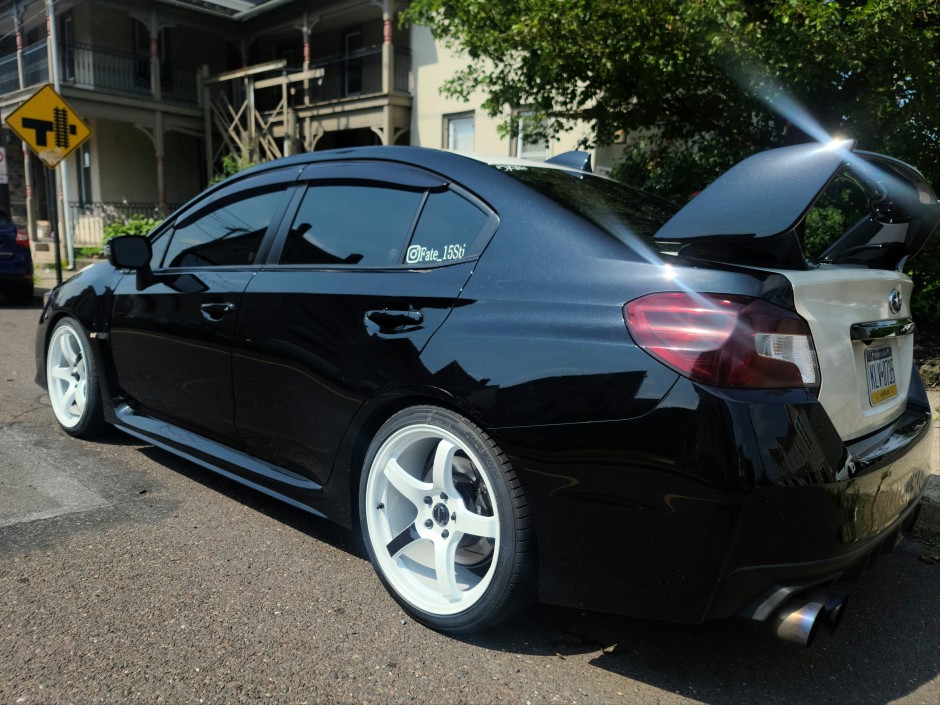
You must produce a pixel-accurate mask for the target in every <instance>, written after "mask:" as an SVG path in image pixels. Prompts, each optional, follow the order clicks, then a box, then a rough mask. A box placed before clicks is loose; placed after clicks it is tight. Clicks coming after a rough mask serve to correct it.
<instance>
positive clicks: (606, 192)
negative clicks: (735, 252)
mask: <svg viewBox="0 0 940 705" xmlns="http://www.w3.org/2000/svg"><path fill="white" fill-rule="evenodd" d="M496 168H497V169H499V170H500V171H503V172H505V173H507V174H509V175H510V176H512V177H514V178H516V179H518V180H519V181H521V182H522V183H524V184H525V185H526V186H529V187H531V188H533V189H535V190H536V191H538V192H539V193H541V194H542V195H543V196H547V197H548V198H550V199H552V200H553V201H555V202H556V203H558V204H559V205H561V206H564V207H565V208H567V209H568V210H570V211H572V212H574V213H576V214H577V215H579V216H581V217H582V218H584V219H586V220H589V221H590V222H591V223H593V224H594V225H596V226H597V227H599V228H600V229H601V230H603V231H604V232H606V233H609V234H610V235H612V236H613V237H615V238H617V239H618V240H620V241H621V242H623V243H625V244H630V243H629V240H630V237H631V235H632V236H635V237H639V238H641V239H642V240H644V241H645V242H646V243H647V244H650V245H652V244H653V235H655V234H656V231H657V230H659V229H660V228H661V227H662V226H663V224H665V222H666V221H667V220H669V219H670V218H671V217H672V216H673V215H674V214H675V212H676V211H677V210H678V209H677V208H676V207H675V206H673V205H672V204H671V203H668V202H667V201H664V200H662V199H660V198H657V197H656V196H651V195H650V194H648V193H644V192H643V191H640V190H639V189H635V188H632V187H630V186H627V185H625V184H621V183H619V182H617V181H611V180H610V179H602V178H599V177H597V176H592V175H591V174H575V173H572V172H570V171H562V170H559V169H545V168H541V167H528V166H515V165H513V166H508V165H500V166H497V167H496Z"/></svg>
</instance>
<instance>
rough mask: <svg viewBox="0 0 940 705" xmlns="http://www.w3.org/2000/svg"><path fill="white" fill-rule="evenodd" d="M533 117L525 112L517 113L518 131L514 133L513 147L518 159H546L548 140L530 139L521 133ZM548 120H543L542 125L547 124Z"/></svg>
mask: <svg viewBox="0 0 940 705" xmlns="http://www.w3.org/2000/svg"><path fill="white" fill-rule="evenodd" d="M532 121H533V118H532V117H531V115H530V114H529V113H527V112H522V113H520V114H519V133H518V134H517V135H516V140H515V148H516V156H517V157H519V158H520V159H532V160H534V161H540V162H542V161H545V160H546V159H548V140H535V141H530V140H528V139H526V138H525V137H524V136H523V135H524V132H525V128H526V125H527V124H528V125H531V124H532ZM547 123H548V121H547V120H543V121H542V125H543V126H545V125H547Z"/></svg>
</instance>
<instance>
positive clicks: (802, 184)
mask: <svg viewBox="0 0 940 705" xmlns="http://www.w3.org/2000/svg"><path fill="white" fill-rule="evenodd" d="M854 147H855V144H854V142H851V141H846V142H837V143H832V144H829V145H823V144H821V143H811V144H800V145H794V146H792V147H781V148H779V149H772V150H769V151H766V152H760V153H758V154H755V155H753V156H751V157H748V158H747V159H745V160H744V161H742V162H739V163H738V164H736V165H735V166H734V167H732V168H731V169H729V170H728V171H726V172H725V173H724V174H722V175H721V176H720V177H719V178H718V179H716V180H715V181H714V182H713V183H712V184H711V185H709V186H708V188H706V189H705V190H703V191H702V192H701V193H699V194H698V195H697V196H695V198H693V199H692V200H691V201H690V202H689V203H688V204H686V206H685V207H683V208H682V209H681V210H680V211H679V212H678V213H676V214H675V215H674V216H673V217H672V218H671V219H670V220H669V221H667V222H666V224H665V225H663V226H662V227H661V228H660V229H659V231H658V232H657V233H656V235H655V240H656V241H657V242H660V243H674V244H677V245H679V247H680V249H679V255H680V256H682V257H688V258H691V259H706V260H719V261H724V262H731V263H739V264H749V265H755V266H764V267H780V268H785V269H806V268H807V267H808V266H809V264H808V263H807V261H806V258H805V256H804V254H803V250H802V246H801V239H800V229H801V226H802V224H803V221H804V220H805V218H806V214H807V213H808V212H809V210H810V208H811V207H812V206H813V204H814V203H815V202H816V200H817V199H818V198H819V196H820V194H821V193H822V192H823V190H824V189H825V188H826V186H828V185H829V183H830V182H831V181H832V180H833V179H834V178H835V177H836V176H837V175H838V174H840V173H843V172H846V171H847V172H850V173H851V174H852V175H853V176H854V177H855V178H856V180H858V181H860V182H861V183H862V184H863V185H864V187H865V188H866V191H867V192H868V195H869V202H870V206H871V210H870V213H869V215H868V217H867V218H865V219H863V220H862V221H861V222H859V223H858V224H856V225H855V226H854V227H853V228H851V229H850V230H849V231H848V232H846V233H845V234H844V235H843V236H842V237H841V238H840V239H839V240H837V241H836V242H835V243H833V244H832V245H831V246H830V247H829V249H827V250H826V251H825V252H824V253H823V254H822V256H821V257H820V258H819V261H825V262H832V263H835V262H840V263H854V264H861V265H865V266H868V267H871V268H877V269H902V268H903V267H904V265H905V264H906V262H907V261H908V260H909V259H910V258H911V257H913V256H914V255H916V254H917V253H918V252H919V251H920V250H921V248H922V247H923V246H924V243H926V242H927V240H928V239H929V237H930V235H931V234H932V232H933V231H934V229H935V228H936V226H937V222H938V221H940V204H938V203H937V197H936V196H935V195H934V192H933V191H932V190H931V188H930V186H929V185H928V184H927V182H926V181H925V180H924V177H923V176H922V175H921V174H920V173H919V172H918V171H917V170H916V169H914V168H913V167H911V166H909V165H907V164H904V163H903V162H900V161H898V160H896V159H892V158H891V157H886V156H883V155H880V154H873V153H871V152H861V151H855V149H854Z"/></svg>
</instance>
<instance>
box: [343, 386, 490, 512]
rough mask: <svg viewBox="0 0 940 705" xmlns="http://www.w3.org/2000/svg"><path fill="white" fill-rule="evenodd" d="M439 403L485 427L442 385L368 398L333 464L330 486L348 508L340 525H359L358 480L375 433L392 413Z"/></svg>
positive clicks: (404, 389) (406, 389)
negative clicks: (442, 387)
mask: <svg viewBox="0 0 940 705" xmlns="http://www.w3.org/2000/svg"><path fill="white" fill-rule="evenodd" d="M422 405H429V406H437V407H441V408H443V409H446V410H448V411H451V412H453V413H456V414H460V415H461V416H465V417H466V418H468V419H469V420H470V421H472V422H473V423H475V424H477V425H478V426H480V427H481V428H483V429H484V430H485V429H486V422H485V420H484V419H483V417H482V414H481V413H480V412H479V410H477V409H473V408H467V407H468V405H467V404H466V403H465V402H464V403H462V402H461V400H459V399H458V398H456V397H455V396H453V395H452V394H449V393H448V392H447V391H446V390H444V389H441V388H439V387H433V386H428V385H420V386H409V387H401V388H396V389H394V390H387V391H385V392H383V393H381V394H379V395H376V396H375V397H373V398H372V399H370V400H369V401H367V402H366V403H365V404H364V405H363V406H362V408H361V409H360V410H359V411H358V412H357V413H356V415H355V416H354V417H353V420H352V421H351V422H350V424H349V426H348V427H347V429H346V433H345V434H344V437H343V441H342V443H341V445H340V448H339V450H338V452H337V455H336V459H335V460H334V463H333V471H332V472H331V473H330V482H329V484H328V487H332V488H333V490H332V492H331V494H332V496H333V498H334V500H335V501H336V502H337V505H338V506H340V505H341V506H343V508H344V510H345V511H338V512H336V516H335V517H334V518H335V520H336V521H339V522H340V523H341V524H343V525H345V526H347V527H349V528H351V529H355V530H358V528H359V520H360V517H359V481H360V478H361V476H362V470H363V467H362V464H363V462H365V458H366V453H367V452H368V450H369V445H370V444H371V443H372V439H373V438H375V434H376V433H377V432H378V430H379V429H380V428H381V427H382V425H383V424H384V423H385V422H386V421H388V420H389V419H390V418H391V417H392V416H394V415H395V414H397V413H398V412H399V411H402V410H403V409H407V408H409V407H412V406H422Z"/></svg>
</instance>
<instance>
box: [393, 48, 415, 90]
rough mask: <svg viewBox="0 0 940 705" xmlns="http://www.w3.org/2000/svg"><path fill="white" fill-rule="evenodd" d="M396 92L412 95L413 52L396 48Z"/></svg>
mask: <svg viewBox="0 0 940 705" xmlns="http://www.w3.org/2000/svg"><path fill="white" fill-rule="evenodd" d="M395 90H396V91H398V92H399V93H411V51H410V50H409V49H401V48H399V47H396V48H395Z"/></svg>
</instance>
